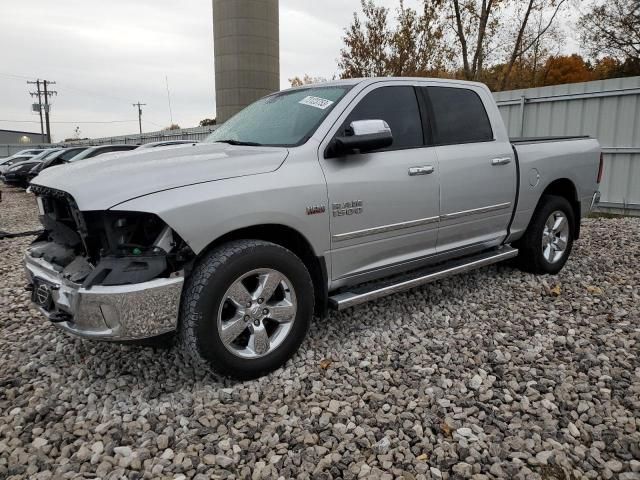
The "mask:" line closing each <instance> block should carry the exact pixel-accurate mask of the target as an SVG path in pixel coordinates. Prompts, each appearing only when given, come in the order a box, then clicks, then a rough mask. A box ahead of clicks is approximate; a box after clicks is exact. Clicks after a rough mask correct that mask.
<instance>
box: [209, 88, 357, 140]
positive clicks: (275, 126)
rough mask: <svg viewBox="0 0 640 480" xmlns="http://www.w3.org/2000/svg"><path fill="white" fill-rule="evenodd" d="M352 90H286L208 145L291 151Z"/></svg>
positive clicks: (230, 123) (225, 127)
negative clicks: (217, 143)
mask: <svg viewBox="0 0 640 480" xmlns="http://www.w3.org/2000/svg"><path fill="white" fill-rule="evenodd" d="M350 88H351V86H349V85H340V86H326V87H321V86H320V87H309V88H299V89H294V90H285V91H283V92H279V93H274V94H273V95H269V96H268V97H264V98H261V99H260V100H258V101H257V102H254V103H252V104H251V105H249V106H248V107H247V108H245V109H244V110H241V111H240V112H238V113H237V114H236V115H234V116H233V117H231V118H230V119H229V120H227V121H226V122H225V123H223V124H222V125H220V126H219V127H218V128H217V129H216V130H215V131H214V132H213V133H212V134H211V135H209V136H208V137H207V138H206V140H205V142H209V143H212V142H228V143H235V144H248V145H266V146H284V147H291V146H296V145H300V144H302V143H304V142H306V141H307V140H308V139H309V137H310V136H311V135H313V132H314V131H315V129H316V128H317V127H318V125H320V122H322V120H324V118H325V117H326V116H327V115H328V114H329V112H330V111H331V109H332V108H333V107H334V106H335V104H336V103H337V102H338V101H339V100H340V99H341V98H342V97H343V96H344V95H345V94H346V93H347V92H348V91H349V89H350Z"/></svg>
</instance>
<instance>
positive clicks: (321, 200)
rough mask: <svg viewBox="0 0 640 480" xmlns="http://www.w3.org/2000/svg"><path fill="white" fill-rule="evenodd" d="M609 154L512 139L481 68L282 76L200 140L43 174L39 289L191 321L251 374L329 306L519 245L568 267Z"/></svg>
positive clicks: (73, 317)
mask: <svg viewBox="0 0 640 480" xmlns="http://www.w3.org/2000/svg"><path fill="white" fill-rule="evenodd" d="M134 157H135V158H134ZM602 168H603V163H602V155H601V149H600V145H599V143H598V141H597V140H596V139H593V138H590V137H586V136H575V137H544V138H517V139H510V138H509V136H508V134H507V130H506V128H505V125H504V122H503V120H502V117H501V115H500V112H499V111H498V107H497V105H496V103H495V100H494V98H493V96H492V95H491V92H490V91H489V89H488V88H487V87H486V86H485V85H482V84H480V83H475V82H463V81H458V80H445V79H427V78H367V79H350V80H341V81H337V82H329V83H323V84H318V85H310V86H304V87H299V88H294V89H290V90H284V91H281V92H277V93H274V94H271V95H269V96H267V97H265V98H262V99H260V100H258V101H257V102H255V103H253V104H252V105H250V106H248V107H247V108H245V109H244V110H242V111H240V112H239V113H238V114H236V115H235V116H234V117H232V118H231V119H229V120H227V121H226V122H225V123H224V124H223V125H221V126H220V127H219V128H218V129H217V130H215V132H213V133H212V134H211V135H210V136H209V137H208V138H207V140H206V141H205V142H202V143H198V144H197V145H194V146H192V147H185V148H172V149H170V148H159V149H149V151H147V152H144V153H139V152H138V153H136V152H132V153H131V154H126V153H125V154H121V155H118V156H117V157H115V158H112V159H109V161H105V162H102V161H99V159H98V160H96V161H89V162H86V163H85V164H82V165H78V164H75V162H73V163H72V164H71V165H68V166H67V167H65V168H51V169H49V170H47V171H44V172H42V174H41V175H39V176H38V177H37V178H36V179H34V183H33V184H32V186H31V190H32V192H33V193H34V194H35V195H36V196H37V203H38V206H39V209H40V213H41V215H40V218H41V219H42V222H43V226H44V228H45V233H44V234H43V235H41V236H40V237H38V238H37V239H36V241H35V242H34V243H33V244H32V245H31V247H30V248H29V250H28V251H27V253H26V256H25V266H26V274H27V282H28V284H29V287H28V288H29V289H30V290H31V291H32V292H33V293H32V300H33V301H34V303H35V304H36V305H37V306H38V307H39V308H40V310H41V311H42V312H43V313H44V314H45V315H46V317H47V318H49V319H50V320H51V321H52V323H53V324H54V325H55V326H56V327H58V328H61V329H63V330H65V331H67V332H69V333H72V334H75V335H79V336H82V337H86V338H93V339H101V340H118V341H121V340H136V339H148V338H149V337H153V336H158V335H162V334H166V333H168V332H179V339H180V341H181V345H182V348H183V349H184V350H185V352H187V353H188V354H189V355H191V356H192V357H194V358H195V359H196V360H197V361H198V362H200V363H201V364H202V365H204V366H205V367H206V366H208V367H210V368H213V369H215V370H216V371H218V372H220V373H222V374H225V375H229V376H234V377H237V378H244V379H246V378H253V377H256V376H259V375H263V374H265V373H266V372H269V371H271V370H273V369H275V368H278V367H279V366H281V365H282V364H284V363H285V362H286V361H287V359H289V358H290V357H291V356H292V355H293V354H294V353H295V351H296V350H297V349H298V347H299V346H300V345H301V343H302V341H303V339H304V337H305V335H306V333H307V331H308V330H309V327H310V324H311V319H312V316H313V314H314V312H315V313H316V314H318V315H319V316H321V317H322V316H324V315H325V314H326V310H327V308H329V307H331V308H334V309H336V310H343V309H345V308H349V307H353V306H355V305H359V304H361V303H363V302H366V301H370V300H374V299H377V298H380V297H381V296H383V295H388V294H392V293H396V292H400V291H404V290H407V289H410V288H413V287H416V286H418V285H422V284H425V283H428V282H432V281H435V280H439V279H442V278H445V277H448V276H451V275H454V274H458V273H461V272H466V271H469V270H472V269H474V268H479V267H482V266H486V265H490V264H494V263H497V262H500V261H504V260H507V259H510V258H516V257H517V263H518V265H519V266H520V267H521V268H522V269H524V270H526V271H529V272H532V273H538V274H556V273H558V272H559V271H560V270H561V269H562V267H563V266H564V265H565V263H566V261H567V259H568V258H569V255H570V253H571V250H572V245H573V242H574V240H575V239H577V238H578V237H579V234H580V219H581V218H582V217H584V216H585V215H587V214H588V213H589V212H590V211H591V209H592V208H593V206H594V204H596V203H597V202H598V199H599V192H598V187H599V183H600V180H601V177H602ZM373 280H376V281H374V282H372V281H373ZM405 298H406V297H405ZM398 301H399V302H402V301H403V299H402V298H400V299H399V300H398ZM435 302H437V299H436V300H434V307H435ZM373 310H375V309H372V311H373ZM407 334H408V335H413V336H414V337H416V338H418V339H419V337H420V335H421V332H419V331H418V332H408V333H407ZM379 348H380V349H384V346H383V345H381V346H379ZM434 354H436V355H437V354H438V352H434ZM293 368H295V366H294V367H293Z"/></svg>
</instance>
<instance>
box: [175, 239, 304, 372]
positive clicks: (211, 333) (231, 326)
mask: <svg viewBox="0 0 640 480" xmlns="http://www.w3.org/2000/svg"><path fill="white" fill-rule="evenodd" d="M313 304H314V297H313V285H312V283H311V278H310V276H309V273H308V271H307V269H306V267H305V265H304V264H303V263H302V261H301V260H300V259H299V258H298V257H297V256H296V255H294V254H293V253H292V252H290V251H289V250H287V249H285V248H283V247H281V246H279V245H276V244H273V243H269V242H263V241H259V240H239V241H234V242H231V243H228V244H225V245H223V246H221V247H218V248H217V249H215V250H213V251H211V252H210V253H209V254H207V255H206V256H205V257H204V258H203V259H202V260H201V261H200V262H199V263H198V264H197V266H196V268H195V269H194V271H193V273H192V275H191V277H190V278H189V281H188V284H187V286H186V290H185V295H184V298H183V301H182V310H181V321H180V328H181V332H180V333H181V337H182V344H183V345H184V347H185V348H186V349H187V351H188V352H189V353H190V354H191V356H192V357H195V358H196V359H197V360H200V361H203V362H204V363H205V364H206V365H208V366H209V367H210V368H211V369H213V370H214V371H216V372H218V373H221V374H223V375H226V376H230V377H234V378H238V379H249V378H255V377H259V376H261V375H264V374H265V373H268V372H270V371H272V370H274V369H276V368H278V367H280V366H281V365H282V364H284V363H285V362H286V361H287V360H288V359H289V358H290V357H291V356H292V355H293V354H294V353H295V352H296V350H297V349H298V347H299V346H300V344H301V343H302V341H303V339H304V337H305V335H306V332H307V330H308V328H309V324H310V322H311V318H312V315H313Z"/></svg>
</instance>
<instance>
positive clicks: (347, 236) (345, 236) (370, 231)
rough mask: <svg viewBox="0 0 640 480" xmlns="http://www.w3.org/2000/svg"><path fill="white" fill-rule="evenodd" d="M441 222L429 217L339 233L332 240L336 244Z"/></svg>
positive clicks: (438, 218)
mask: <svg viewBox="0 0 640 480" xmlns="http://www.w3.org/2000/svg"><path fill="white" fill-rule="evenodd" d="M438 220H440V217H428V218H420V219H418V220H410V221H408V222H400V223H392V224H390V225H383V226H381V227H373V228H365V229H364V230H355V231H353V232H347V233H338V234H336V235H332V237H331V238H332V239H333V240H335V241H336V242H339V241H343V240H351V239H352V238H360V237H366V236H367V235H376V234H378V233H387V232H393V231H394V230H401V229H404V228H413V227H419V226H421V225H429V224H430V223H435V222H437V221H438Z"/></svg>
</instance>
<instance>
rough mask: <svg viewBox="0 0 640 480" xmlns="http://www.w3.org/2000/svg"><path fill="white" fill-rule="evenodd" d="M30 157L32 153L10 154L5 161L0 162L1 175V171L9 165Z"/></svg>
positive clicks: (0, 172) (0, 173)
mask: <svg viewBox="0 0 640 480" xmlns="http://www.w3.org/2000/svg"><path fill="white" fill-rule="evenodd" d="M32 158H33V156H32V155H18V156H15V155H12V156H11V157H10V158H8V159H7V160H6V161H5V162H1V163H0V175H2V173H3V172H4V171H6V170H7V169H8V168H9V167H10V166H11V165H14V164H16V163H19V162H24V161H25V160H30V159H32Z"/></svg>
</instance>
